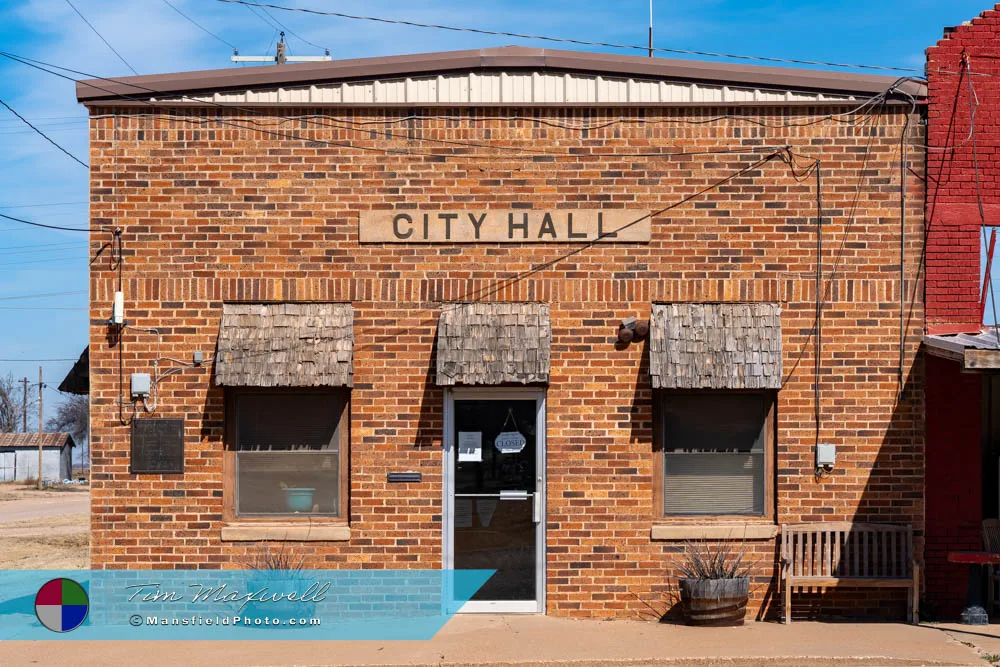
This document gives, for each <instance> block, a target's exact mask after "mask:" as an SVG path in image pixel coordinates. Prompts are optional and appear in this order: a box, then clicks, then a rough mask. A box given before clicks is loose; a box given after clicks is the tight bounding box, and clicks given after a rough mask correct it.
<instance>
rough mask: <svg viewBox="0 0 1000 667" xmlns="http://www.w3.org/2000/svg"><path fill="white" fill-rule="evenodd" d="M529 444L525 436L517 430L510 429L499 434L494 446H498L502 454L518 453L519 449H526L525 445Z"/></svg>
mask: <svg viewBox="0 0 1000 667" xmlns="http://www.w3.org/2000/svg"><path fill="white" fill-rule="evenodd" d="M526 444H528V441H527V440H525V439H524V436H523V435H521V434H520V433H518V432H517V431H508V432H506V433H501V434H500V435H498V436H497V439H496V440H494V441H493V446H494V447H496V448H497V451H499V452H500V453H501V454H517V453H518V452H519V451H521V450H522V449H524V446H525V445H526Z"/></svg>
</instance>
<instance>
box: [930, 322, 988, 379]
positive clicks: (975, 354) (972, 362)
mask: <svg viewBox="0 0 1000 667" xmlns="http://www.w3.org/2000/svg"><path fill="white" fill-rule="evenodd" d="M924 346H925V347H926V348H927V352H928V353H930V354H933V355H934V356H936V357H943V358H945V359H951V360H953V361H957V362H959V363H960V364H962V369H963V370H967V371H983V370H990V371H995V370H1000V340H998V335H997V332H996V331H995V330H994V329H993V328H992V327H987V328H984V329H982V330H981V331H980V332H979V333H975V334H971V333H960V334H949V335H941V334H938V335H928V336H924Z"/></svg>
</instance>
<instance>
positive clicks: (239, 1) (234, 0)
mask: <svg viewBox="0 0 1000 667" xmlns="http://www.w3.org/2000/svg"><path fill="white" fill-rule="evenodd" d="M218 2H226V3H229V4H234V5H244V6H247V7H260V8H264V7H270V8H271V9H280V10H282V11H286V12H301V13H303V14H313V15H319V16H335V17H338V18H342V19H351V20H354V21H373V22H376V23H388V24H391V25H405V26H410V27H414V28H433V29H435V30H450V31H452V32H469V33H475V34H477V35H493V36H496V37H514V38H517V39H534V40H540V41H545V42H559V43H562V44H577V45H581V46H601V47H606V48H612V49H630V50H636V51H642V52H643V53H648V52H649V51H650V47H649V45H648V44H647V45H644V46H639V45H636V44H616V43H614V42H592V41H588V40H583V39H570V38H566V37H547V36H544V35H531V34H525V33H518V32H505V31H502V30H484V29H480V28H465V27H458V26H451V25H439V24H434V23H418V22H416V21H404V20H401V19H387V18H381V17H377V16H358V15H355V14H344V13H342V12H330V11H322V10H319V9H308V8H305V7H285V6H282V5H272V4H269V3H265V2H247V1H246V0H218ZM652 50H653V51H659V52H661V53H677V54H682V55H689V56H704V57H708V58H731V59H737V60H759V61H764V62H772V63H788V64H793V65H814V66H821V67H844V68H854V69H873V70H882V71H891V72H916V73H917V74H923V73H924V71H923V70H922V69H917V68H915V67H889V66H886V65H862V64H857V63H834V62H824V61H821V60H799V59H795V58H772V57H768V56H747V55H740V54H735V53H715V52H712V51H692V50H688V49H668V48H663V47H653V48H652Z"/></svg>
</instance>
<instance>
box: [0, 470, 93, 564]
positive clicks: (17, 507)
mask: <svg viewBox="0 0 1000 667" xmlns="http://www.w3.org/2000/svg"><path fill="white" fill-rule="evenodd" d="M84 490H86V489H84ZM66 497H67V493H66V492H65V491H56V490H46V491H37V490H34V489H30V488H26V487H24V486H22V485H13V484H4V485H2V486H0V569H13V570H28V569H66V570H76V569H83V568H86V567H87V566H88V565H89V559H90V552H89V546H90V516H89V514H88V513H87V512H86V511H80V509H79V506H77V507H76V508H75V509H73V510H70V511H67V512H66V513H61V514H50V515H39V516H34V517H32V518H27V519H21V520H15V521H4V520H3V519H4V517H9V516H12V515H15V514H21V515H23V512H24V511H25V510H26V509H27V510H28V511H31V508H32V507H33V506H35V505H37V504H38V503H39V501H44V500H46V499H53V498H66ZM51 502H52V501H51V500H50V501H49V503H51ZM59 504H61V503H59ZM49 507H52V505H49Z"/></svg>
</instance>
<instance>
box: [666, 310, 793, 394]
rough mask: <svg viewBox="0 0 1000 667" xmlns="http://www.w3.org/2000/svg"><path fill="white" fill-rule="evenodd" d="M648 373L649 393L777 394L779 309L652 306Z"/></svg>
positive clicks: (779, 378) (779, 377)
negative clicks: (740, 391) (753, 391)
mask: <svg viewBox="0 0 1000 667" xmlns="http://www.w3.org/2000/svg"><path fill="white" fill-rule="evenodd" d="M649 374H650V376H651V380H652V385H653V388H654V389H779V388H780V387H781V305H780V304H777V303H668V304H654V305H653V310H652V315H651V317H650V327H649Z"/></svg>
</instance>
